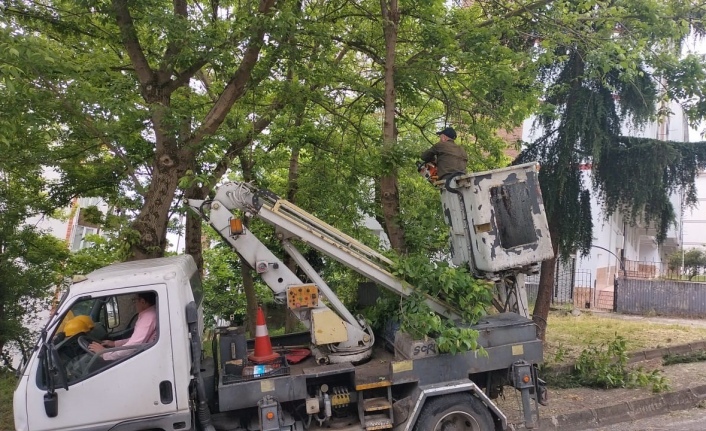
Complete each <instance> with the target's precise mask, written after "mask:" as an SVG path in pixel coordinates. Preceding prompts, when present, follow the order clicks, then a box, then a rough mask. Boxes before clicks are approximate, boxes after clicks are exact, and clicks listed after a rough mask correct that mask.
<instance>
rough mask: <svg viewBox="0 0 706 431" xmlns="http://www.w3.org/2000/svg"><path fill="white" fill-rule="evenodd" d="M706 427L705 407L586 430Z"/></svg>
mask: <svg viewBox="0 0 706 431" xmlns="http://www.w3.org/2000/svg"><path fill="white" fill-rule="evenodd" d="M705 429H706V408H699V407H697V408H693V409H691V410H682V411H678V412H673V413H670V414H667V415H662V416H655V417H651V418H646V419H640V420H637V421H633V422H623V423H619V424H615V425H610V426H607V427H600V428H591V429H590V430H587V431H703V430H705Z"/></svg>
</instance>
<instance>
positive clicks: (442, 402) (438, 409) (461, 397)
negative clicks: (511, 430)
mask: <svg viewBox="0 0 706 431" xmlns="http://www.w3.org/2000/svg"><path fill="white" fill-rule="evenodd" d="M444 430H458V431H494V430H495V425H494V424H493V418H492V417H491V416H490V411H488V408H487V407H486V406H485V405H484V404H483V403H482V402H481V401H480V400H479V399H478V398H476V397H474V396H473V395H471V394H469V393H458V394H450V395H441V396H438V397H435V398H432V399H431V400H429V401H427V402H426V403H425V404H424V408H422V412H421V414H420V415H419V418H418V419H417V423H416V424H415V425H414V431H444Z"/></svg>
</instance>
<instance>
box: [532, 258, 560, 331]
mask: <svg viewBox="0 0 706 431" xmlns="http://www.w3.org/2000/svg"><path fill="white" fill-rule="evenodd" d="M541 271H542V272H541V275H540V276H539V288H538V290H537V301H536V302H535V304H534V311H533V312H532V320H534V322H535V323H536V324H537V327H538V329H537V336H538V337H539V338H540V339H541V340H542V341H545V335H546V331H547V319H548V318H549V307H550V306H551V304H552V294H553V292H554V275H555V272H556V256H555V257H552V258H551V259H547V260H545V261H544V262H542V269H541Z"/></svg>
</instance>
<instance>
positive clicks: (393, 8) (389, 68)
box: [380, 0, 407, 254]
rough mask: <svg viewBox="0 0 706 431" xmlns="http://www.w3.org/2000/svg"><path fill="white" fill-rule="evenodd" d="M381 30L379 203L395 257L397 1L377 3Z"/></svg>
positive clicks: (402, 248)
mask: <svg viewBox="0 0 706 431" xmlns="http://www.w3.org/2000/svg"><path fill="white" fill-rule="evenodd" d="M380 9H381V12H382V22H383V30H384V33H385V100H384V105H385V108H384V111H385V119H384V123H383V130H382V142H383V144H382V145H383V149H382V157H383V169H384V171H383V173H382V176H381V178H380V201H381V204H382V214H383V218H384V220H385V223H384V226H385V230H386V232H387V236H388V238H389V240H390V245H391V246H392V248H393V249H394V250H396V251H397V252H398V253H402V254H403V253H405V252H406V249H407V245H406V243H405V239H404V229H403V228H402V227H401V226H400V223H399V215H400V195H399V189H398V184H397V167H396V166H395V165H394V160H395V158H394V157H392V154H393V153H394V150H395V146H396V144H397V127H396V124H395V109H396V103H397V101H396V97H397V95H396V90H395V58H396V52H395V50H396V49H397V29H398V25H399V21H400V11H399V6H398V3H397V0H380Z"/></svg>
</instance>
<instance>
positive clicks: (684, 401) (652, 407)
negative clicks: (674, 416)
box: [517, 385, 706, 431]
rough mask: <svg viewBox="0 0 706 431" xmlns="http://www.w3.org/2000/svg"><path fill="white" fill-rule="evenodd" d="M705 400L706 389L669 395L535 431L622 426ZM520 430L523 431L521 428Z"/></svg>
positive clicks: (577, 415) (566, 417) (554, 421)
mask: <svg viewBox="0 0 706 431" xmlns="http://www.w3.org/2000/svg"><path fill="white" fill-rule="evenodd" d="M703 400H706V385H702V386H696V387H693V388H688V389H682V390H680V391H676V392H668V393H665V394H661V395H655V396H653V397H647V398H642V399H639V400H635V401H626V402H622V403H618V404H613V405H611V406H605V407H599V408H595V409H588V410H582V411H578V412H573V413H566V414H562V415H557V416H551V417H548V418H540V421H539V428H536V429H535V430H536V431H550V430H566V429H571V430H575V431H579V430H585V429H590V428H595V427H598V426H607V425H612V424H616V423H620V422H626V421H631V420H636V419H643V418H648V417H651V416H659V415H663V414H666V413H669V412H673V411H679V410H686V409H689V408H692V407H696V406H697V405H698V404H699V403H700V402H701V401H703ZM517 429H524V428H523V427H518V428H517Z"/></svg>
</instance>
